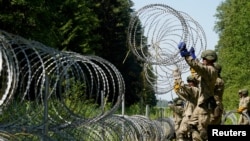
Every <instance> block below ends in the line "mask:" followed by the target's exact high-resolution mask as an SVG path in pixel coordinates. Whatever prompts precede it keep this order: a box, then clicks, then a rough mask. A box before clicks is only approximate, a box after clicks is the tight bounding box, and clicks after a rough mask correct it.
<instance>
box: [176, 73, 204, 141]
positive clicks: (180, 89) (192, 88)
mask: <svg viewBox="0 0 250 141" xmlns="http://www.w3.org/2000/svg"><path fill="white" fill-rule="evenodd" d="M176 85H179V86H176ZM174 88H175V89H174V90H175V92H176V94H177V95H178V96H179V97H180V98H182V99H183V100H184V101H185V102H186V103H185V107H184V112H183V118H182V121H181V124H180V128H179V130H178V131H177V132H176V138H177V141H183V140H184V139H187V138H190V137H191V135H190V134H189V131H188V121H189V119H190V118H191V115H192V113H193V110H194V108H195V107H196V104H197V99H198V96H199V88H198V81H197V80H196V79H195V78H194V76H192V75H190V76H188V77H187V84H183V83H181V84H179V83H175V86H174Z"/></svg>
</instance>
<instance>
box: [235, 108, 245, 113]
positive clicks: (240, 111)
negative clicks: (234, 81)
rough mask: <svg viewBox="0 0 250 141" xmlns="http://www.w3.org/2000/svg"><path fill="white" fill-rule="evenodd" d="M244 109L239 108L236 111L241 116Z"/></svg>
mask: <svg viewBox="0 0 250 141" xmlns="http://www.w3.org/2000/svg"><path fill="white" fill-rule="evenodd" d="M244 109H245V108H244V107H240V108H239V109H237V113H239V114H241V113H242V112H243V110H244Z"/></svg>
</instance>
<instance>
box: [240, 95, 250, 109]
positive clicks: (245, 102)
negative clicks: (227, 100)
mask: <svg viewBox="0 0 250 141" xmlns="http://www.w3.org/2000/svg"><path fill="white" fill-rule="evenodd" d="M249 105H250V97H249V96H247V97H245V98H244V100H243V103H242V105H241V107H245V108H248V107H249Z"/></svg>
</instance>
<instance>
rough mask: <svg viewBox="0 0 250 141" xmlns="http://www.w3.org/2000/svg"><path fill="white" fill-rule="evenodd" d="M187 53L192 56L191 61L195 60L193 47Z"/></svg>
mask: <svg viewBox="0 0 250 141" xmlns="http://www.w3.org/2000/svg"><path fill="white" fill-rule="evenodd" d="M189 53H190V55H191V56H192V58H193V59H196V55H195V50H194V47H191V48H190V50H189Z"/></svg>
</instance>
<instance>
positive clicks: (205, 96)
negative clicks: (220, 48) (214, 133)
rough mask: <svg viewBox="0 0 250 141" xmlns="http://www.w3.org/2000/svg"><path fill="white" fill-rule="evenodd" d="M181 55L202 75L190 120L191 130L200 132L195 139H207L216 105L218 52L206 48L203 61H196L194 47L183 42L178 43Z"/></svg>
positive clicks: (195, 135) (202, 56) (202, 55)
mask: <svg viewBox="0 0 250 141" xmlns="http://www.w3.org/2000/svg"><path fill="white" fill-rule="evenodd" d="M178 48H179V50H180V55H181V56H182V57H184V58H185V61H186V62H187V64H188V65H189V66H190V67H191V68H192V69H194V70H195V72H196V73H197V74H198V75H199V76H200V84H199V87H200V94H199V98H198V101H197V106H196V108H195V109H194V112H193V114H192V116H191V118H190V121H189V122H188V123H189V125H190V129H191V130H195V131H197V132H198V133H199V134H193V135H192V136H193V140H195V141H196V140H197V141H200V140H207V127H208V124H209V123H210V114H211V112H212V111H213V110H214V108H215V107H216V103H215V100H214V89H215V82H216V79H217V77H218V73H217V70H216V69H215V67H214V63H215V62H216V60H217V54H216V52H215V51H213V50H205V51H203V52H202V54H201V58H202V63H201V62H198V61H196V60H195V59H196V56H195V51H194V48H193V47H192V48H191V49H190V50H189V51H187V48H186V44H185V43H184V42H181V43H180V44H179V45H178Z"/></svg>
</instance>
